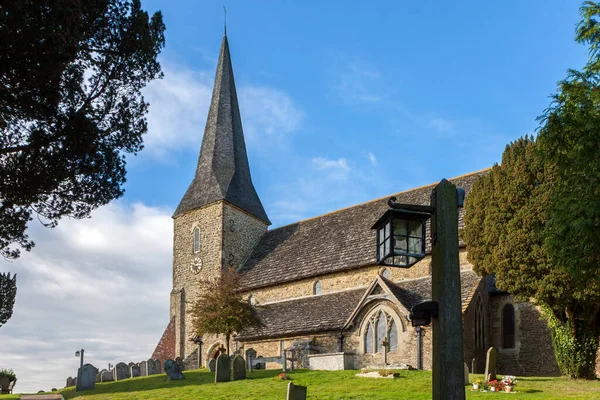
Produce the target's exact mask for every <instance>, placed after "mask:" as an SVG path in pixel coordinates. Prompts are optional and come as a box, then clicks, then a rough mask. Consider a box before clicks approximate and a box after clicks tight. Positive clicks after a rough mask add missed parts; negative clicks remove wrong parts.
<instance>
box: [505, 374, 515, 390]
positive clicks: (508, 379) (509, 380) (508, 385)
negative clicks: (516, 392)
mask: <svg viewBox="0 0 600 400" xmlns="http://www.w3.org/2000/svg"><path fill="white" fill-rule="evenodd" d="M516 384H517V378H516V377H514V376H512V375H506V376H504V377H503V378H502V386H504V390H505V391H507V392H512V389H513V386H515V385H516Z"/></svg>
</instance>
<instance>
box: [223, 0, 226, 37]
mask: <svg viewBox="0 0 600 400" xmlns="http://www.w3.org/2000/svg"><path fill="white" fill-rule="evenodd" d="M223 27H224V30H225V34H226V35H227V9H226V8H225V6H223Z"/></svg>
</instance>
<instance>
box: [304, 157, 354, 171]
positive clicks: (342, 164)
mask: <svg viewBox="0 0 600 400" xmlns="http://www.w3.org/2000/svg"><path fill="white" fill-rule="evenodd" d="M312 163H313V165H314V166H315V167H316V168H317V169H320V170H322V169H329V170H336V169H337V170H342V171H344V172H350V166H349V165H348V161H347V160H346V159H345V158H338V159H337V160H330V159H328V158H325V157H315V158H313V159H312Z"/></svg>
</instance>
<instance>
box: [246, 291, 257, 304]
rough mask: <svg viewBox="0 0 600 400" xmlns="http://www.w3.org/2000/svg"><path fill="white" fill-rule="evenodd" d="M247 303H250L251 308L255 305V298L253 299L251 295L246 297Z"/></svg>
mask: <svg viewBox="0 0 600 400" xmlns="http://www.w3.org/2000/svg"><path fill="white" fill-rule="evenodd" d="M248 303H250V305H251V306H253V305H255V304H256V298H255V297H254V295H253V294H251V295H250V296H248Z"/></svg>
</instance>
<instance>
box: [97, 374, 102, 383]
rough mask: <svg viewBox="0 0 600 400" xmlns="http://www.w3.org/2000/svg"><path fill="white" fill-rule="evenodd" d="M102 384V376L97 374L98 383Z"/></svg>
mask: <svg viewBox="0 0 600 400" xmlns="http://www.w3.org/2000/svg"><path fill="white" fill-rule="evenodd" d="M100 382H102V375H100V372H98V373H97V374H96V383H100Z"/></svg>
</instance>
